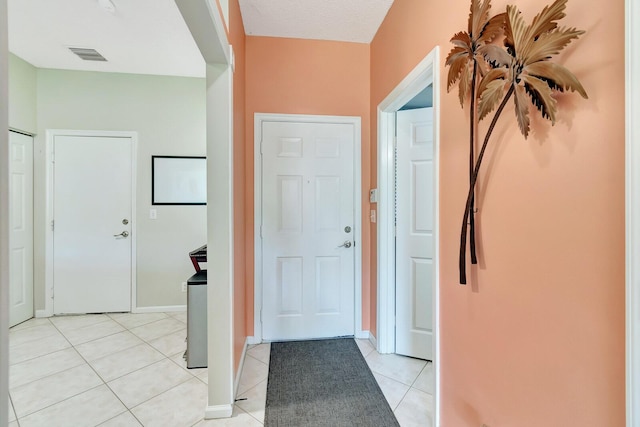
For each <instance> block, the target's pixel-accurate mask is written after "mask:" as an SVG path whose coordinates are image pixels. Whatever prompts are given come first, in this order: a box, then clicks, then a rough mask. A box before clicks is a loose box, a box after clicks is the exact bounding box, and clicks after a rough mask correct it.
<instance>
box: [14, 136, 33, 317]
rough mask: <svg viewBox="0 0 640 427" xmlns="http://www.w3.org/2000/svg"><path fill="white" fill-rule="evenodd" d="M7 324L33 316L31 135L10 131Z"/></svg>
mask: <svg viewBox="0 0 640 427" xmlns="http://www.w3.org/2000/svg"><path fill="white" fill-rule="evenodd" d="M9 168H10V173H9V181H10V182H9V189H10V190H9V202H10V210H9V227H10V234H9V247H10V254H9V283H10V288H9V300H10V307H9V326H14V325H17V324H18V323H20V322H24V321H25V320H28V319H30V318H32V317H33V138H32V137H30V136H27V135H22V134H19V133H16V132H9Z"/></svg>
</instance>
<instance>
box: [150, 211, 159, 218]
mask: <svg viewBox="0 0 640 427" xmlns="http://www.w3.org/2000/svg"><path fill="white" fill-rule="evenodd" d="M149 219H158V211H157V210H155V209H149Z"/></svg>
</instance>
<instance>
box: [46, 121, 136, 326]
mask: <svg viewBox="0 0 640 427" xmlns="http://www.w3.org/2000/svg"><path fill="white" fill-rule="evenodd" d="M56 136H85V137H101V136H103V137H112V138H118V137H119V138H131V144H132V149H131V219H132V221H131V236H130V237H131V312H132V313H135V312H136V308H137V301H136V294H137V292H136V240H137V235H138V233H137V230H136V225H137V215H136V188H137V180H136V177H137V169H138V167H137V165H138V162H137V152H138V133H137V132H129V131H92V130H64V129H48V130H47V132H46V153H45V158H46V177H47V184H46V192H47V193H46V198H47V201H46V215H45V217H46V220H45V224H44V226H45V293H44V294H45V304H44V309H43V310H36V317H50V316H53V229H52V222H53V219H54V218H53V197H54V191H53V189H54V187H53V184H54V183H53V167H52V165H53V160H54V157H53V147H54V145H53V142H54V139H55V137H56Z"/></svg>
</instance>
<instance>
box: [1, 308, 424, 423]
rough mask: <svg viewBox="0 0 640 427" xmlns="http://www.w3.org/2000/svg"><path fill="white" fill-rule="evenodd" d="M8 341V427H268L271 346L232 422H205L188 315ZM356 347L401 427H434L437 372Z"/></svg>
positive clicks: (55, 321) (89, 324)
mask: <svg viewBox="0 0 640 427" xmlns="http://www.w3.org/2000/svg"><path fill="white" fill-rule="evenodd" d="M9 335H10V338H9V342H10V349H9V351H10V363H11V365H10V368H9V373H10V380H9V381H10V387H9V395H10V401H9V427H18V426H19V427H34V426H47V427H80V426H86V427H93V426H103V427H116V426H117V427H129V426H141V425H142V426H160V427H181V426H185V427H189V426H198V427H207V426H247V427H251V426H258V427H259V426H262V422H263V419H264V405H265V399H266V391H267V375H268V371H269V367H268V364H269V350H270V345H269V344H259V345H255V346H250V347H249V349H248V350H247V354H246V357H245V364H244V370H243V373H242V377H241V379H240V383H239V385H238V394H237V398H238V399H246V400H238V402H237V404H236V405H235V410H234V414H233V417H232V418H229V419H223V420H203V416H204V408H205V407H206V404H207V385H206V384H207V370H206V369H186V364H185V362H184V360H183V358H182V355H183V353H184V351H185V348H186V343H185V337H186V313H184V312H177V313H147V314H130V313H119V314H98V315H85V316H61V317H53V318H47V319H31V320H29V321H27V322H24V323H22V324H20V325H17V326H15V327H14V328H11V329H10V333H9ZM356 342H357V343H358V346H359V347H360V350H361V351H362V354H363V355H364V356H365V358H366V361H367V363H368V364H369V367H370V368H371V370H372V371H373V373H374V376H375V377H376V379H377V381H378V384H379V385H380V388H381V389H382V391H383V393H384V395H385V397H386V398H387V401H388V402H389V405H390V406H391V408H392V409H393V410H394V412H395V414H396V417H397V418H398V421H399V422H400V425H401V426H403V427H411V426H420V427H429V426H431V425H432V407H433V398H432V395H433V390H432V387H433V386H432V384H433V369H432V367H433V365H432V364H431V363H430V362H425V361H422V360H417V359H411V358H407V357H402V356H397V355H380V354H378V352H377V351H375V350H374V348H373V346H372V345H371V344H370V343H369V342H368V341H366V340H356Z"/></svg>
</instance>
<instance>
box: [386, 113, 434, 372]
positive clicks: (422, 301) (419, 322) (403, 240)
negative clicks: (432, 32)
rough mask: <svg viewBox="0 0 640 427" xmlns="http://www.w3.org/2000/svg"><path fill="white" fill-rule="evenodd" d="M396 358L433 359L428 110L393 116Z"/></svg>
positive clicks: (430, 117)
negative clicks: (394, 140) (395, 202)
mask: <svg viewBox="0 0 640 427" xmlns="http://www.w3.org/2000/svg"><path fill="white" fill-rule="evenodd" d="M397 133H398V135H397V141H398V145H397V171H396V180H397V182H396V186H397V190H396V191H397V194H396V197H397V206H396V212H397V213H396V227H397V237H396V353H399V354H404V355H407V356H411V357H417V358H420V359H428V360H432V359H433V348H432V338H433V321H432V318H433V305H432V292H433V256H434V251H435V242H434V239H433V224H434V196H433V195H434V174H433V171H434V169H433V109H432V108H421V109H416V110H408V111H398V113H397Z"/></svg>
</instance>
